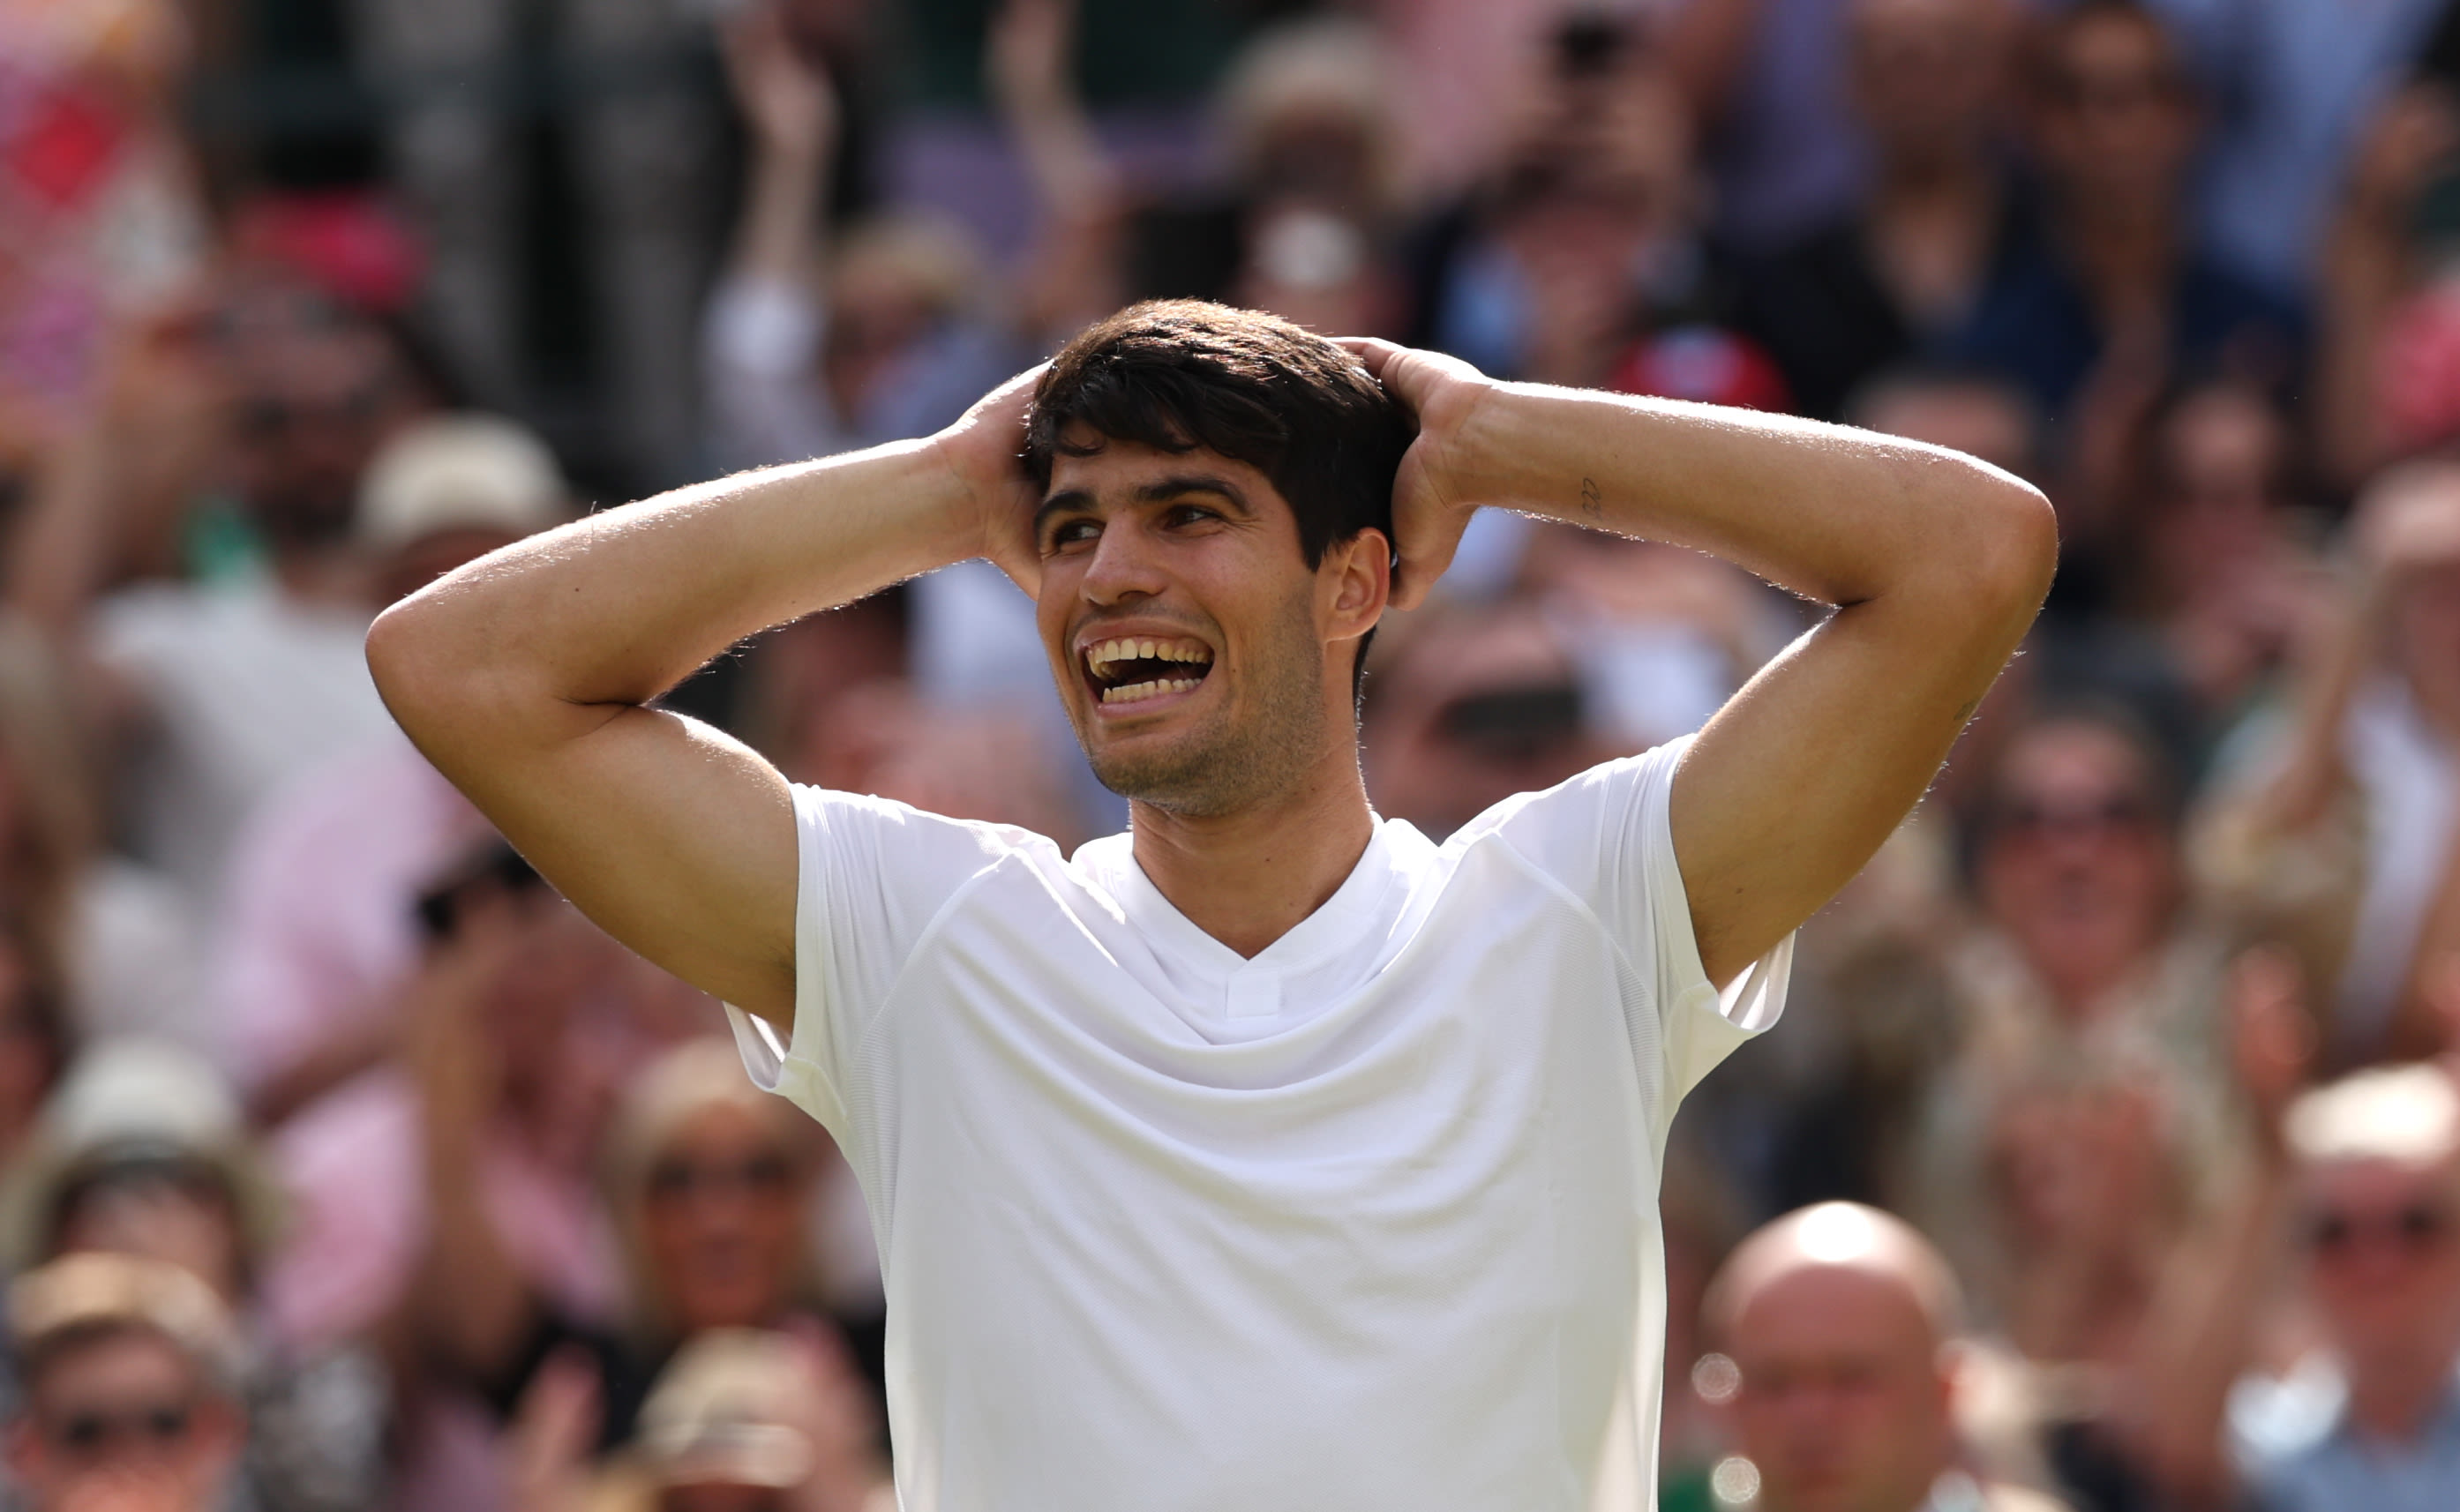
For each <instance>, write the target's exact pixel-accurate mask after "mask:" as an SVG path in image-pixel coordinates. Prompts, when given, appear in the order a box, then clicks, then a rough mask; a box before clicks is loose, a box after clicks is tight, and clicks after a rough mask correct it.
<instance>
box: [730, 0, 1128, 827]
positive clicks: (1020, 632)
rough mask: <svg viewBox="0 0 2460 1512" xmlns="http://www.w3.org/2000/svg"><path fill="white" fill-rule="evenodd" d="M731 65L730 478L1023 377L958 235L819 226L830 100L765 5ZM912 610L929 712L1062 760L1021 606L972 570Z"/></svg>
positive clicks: (908, 224) (939, 576) (749, 17)
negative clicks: (1015, 717) (744, 133)
mask: <svg viewBox="0 0 2460 1512" xmlns="http://www.w3.org/2000/svg"><path fill="white" fill-rule="evenodd" d="M1046 19H1048V18H1046ZM1002 35H1003V33H998V32H995V33H994V40H995V41H998V40H1001V38H1002ZM1007 45H1008V47H1009V49H1010V51H1011V52H1014V51H1016V50H1017V49H1018V46H1019V44H1018V43H1017V42H1016V40H1015V39H1014V38H1012V37H1009V38H1007ZM726 57H727V64H728V77H729V79H730V81H731V82H732V87H733V91H734V97H735V104H736V107H737V108H738V109H739V110H740V111H741V112H742V114H743V116H744V119H745V122H746V124H747V125H748V126H749V127H750V129H751V134H752V139H753V158H752V164H751V174H750V178H749V180H748V182H747V184H746V189H745V198H744V204H743V212H742V220H741V222H740V225H739V228H738V231H737V234H736V240H735V245H734V250H733V253H732V263H731V265H730V268H729V270H728V272H727V273H726V274H725V275H724V276H723V278H722V279H721V281H720V283H719V285H718V288H717V291H716V292H715V294H714V295H713V296H712V297H711V299H710V305H709V309H708V314H707V319H706V322H705V325H704V328H703V333H702V335H703V341H702V359H703V363H704V365H705V368H706V370H707V378H708V385H707V387H708V393H709V414H710V427H711V439H712V442H713V445H714V448H715V450H716V452H717V453H718V455H719V456H720V458H721V459H722V460H723V461H724V462H725V464H726V465H728V466H731V467H752V466H761V465H765V464H769V463H774V462H791V461H795V460H798V459H801V458H805V457H819V456H828V455H833V454H835V453H837V452H844V451H849V450H852V449H855V448H858V447H864V446H872V445H876V444H878V443H880V442H882V441H893V440H898V439H901V438H904V437H911V436H920V435H926V434H928V433H930V432H931V431H935V430H937V429H939V428H940V427H942V426H944V425H946V424H947V423H948V422H950V421H952V420H954V419H955V418H956V417H957V416H958V415H960V414H962V413H964V412H965V407H966V406H968V405H970V404H972V403H973V401H974V400H975V399H977V398H979V397H980V396H981V395H982V393H983V392H984V390H985V389H988V388H990V387H992V386H993V385H995V384H997V383H998V382H999V381H1000V380H1002V379H1004V378H1006V377H1007V375H1008V374H1010V373H1012V372H1014V371H1016V370H1017V369H1019V368H1024V367H1027V366H1029V365H1030V364H1031V362H1032V361H1033V354H1034V353H1035V351H1037V350H1038V349H1039V348H1038V346H1037V343H1036V338H1035V337H1034V336H1033V335H1032V334H1031V333H1030V332H1029V331H1026V330H1022V329H1019V328H1017V327H1015V326H1010V325H1008V324H1007V323H1005V322H1004V320H1003V319H1002V316H1001V313H1000V312H999V311H998V310H997V309H996V307H995V306H994V305H992V303H991V300H990V299H989V297H988V296H989V293H990V290H989V288H988V286H987V280H986V276H985V270H984V268H983V265H982V262H981V258H980V255H979V253H978V252H977V251H976V250H975V249H974V248H973V247H972V246H971V244H970V243H969V242H966V241H965V236H964V233H963V232H962V231H961V230H960V229H959V228H958V227H956V226H955V225H953V224H950V223H945V222H942V221H935V220H930V219H927V218H923V217H921V216H919V215H915V214H908V213H904V212H885V213H883V214H882V215H881V216H880V217H876V218H874V219H872V220H870V221H861V222H858V223H856V224H854V225H851V226H848V227H845V228H844V229H843V231H842V234H837V235H833V234H832V229H831V228H830V227H828V226H827V225H826V224H825V223H824V221H822V219H821V218H820V216H819V214H818V212H819V207H820V204H821V202H822V199H823V186H822V185H821V183H820V181H819V176H820V170H821V167H822V165H823V163H824V162H825V161H826V159H827V156H828V145H829V142H830V141H831V139H832V138H833V136H834V133H835V131H836V129H837V128H836V116H837V110H838V103H837V98H836V94H835V92H834V91H833V89H832V87H831V85H830V83H829V79H828V75H827V74H826V73H824V72H822V71H821V70H820V69H819V67H818V66H817V65H816V64H815V63H814V62H813V61H811V60H810V59H809V58H807V57H805V56H804V55H803V54H802V53H801V52H798V51H797V50H796V46H795V41H794V39H793V37H792V36H791V35H790V34H789V32H788V31H787V29H786V27H785V25H784V22H783V20H782V18H781V15H780V13H779V11H778V10H777V9H776V6H775V3H774V0H762V3H760V4H758V5H755V6H753V7H752V8H750V9H748V10H745V11H744V12H743V13H742V14H741V15H739V16H737V17H736V18H734V20H733V21H732V22H731V23H730V24H729V30H728V31H727V33H726ZM1009 66H1010V68H1011V69H1015V68H1019V67H1025V68H1028V69H1029V70H1030V68H1032V67H1034V66H1036V65H1024V64H1018V63H1016V62H1015V61H1014V60H1011V61H1010V64H1009ZM1052 66H1055V65H1052ZM1063 129H1064V128H1063ZM1089 139H1090V138H1089ZM1072 150H1075V149H1071V151H1072ZM1084 150H1085V151H1088V152H1090V148H1086V149H1084ZM1046 156H1048V154H1046ZM1107 309H1108V306H1107V305H1105V306H1104V310H1105V311H1107ZM1080 313H1092V312H1091V311H1085V312H1080ZM906 597H907V599H908V609H909V611H910V612H909V614H908V620H909V629H910V637H911V650H912V656H911V658H910V660H909V667H910V670H911V672H912V674H913V676H914V679H915V682H916V684H917V686H918V687H919V689H920V690H921V691H922V693H923V697H924V698H925V700H926V701H928V702H931V703H934V704H939V703H948V704H961V705H964V706H965V708H966V709H968V710H969V711H972V712H980V711H982V710H984V709H986V708H991V707H995V706H998V705H1007V707H1006V708H1004V709H1001V710H1000V712H1001V713H1002V714H1004V715H1012V714H1014V713H1015V712H1016V711H1017V709H1018V708H1020V707H1029V709H1030V711H1031V712H1030V715H1029V716H1028V717H1029V718H1031V719H1032V720H1033V722H1034V724H1035V725H1036V726H1037V727H1036V729H1035V733H1034V738H1036V739H1038V740H1039V741H1040V742H1041V744H1042V745H1043V746H1044V747H1045V748H1046V750H1047V751H1049V752H1050V754H1051V756H1052V757H1053V758H1054V759H1065V760H1068V761H1070V762H1071V763H1072V761H1073V757H1072V755H1065V754H1064V753H1067V752H1071V751H1072V749H1073V744H1074V743H1073V740H1072V738H1071V737H1070V736H1069V734H1068V733H1067V730H1066V727H1065V725H1064V724H1063V723H1062V722H1060V720H1059V719H1058V717H1057V710H1056V708H1055V706H1054V705H1053V704H1051V701H1050V699H1049V698H1048V697H1047V696H1044V695H1043V692H1042V689H1043V684H1044V683H1045V682H1046V681H1047V679H1048V677H1049V672H1048V670H1047V669H1046V668H1045V666H1044V665H1043V662H1042V658H1041V655H1040V653H1039V650H1038V648H1037V646H1036V645H1035V643H1034V641H1033V638H1032V634H1031V629H1032V616H1033V606H1032V603H1031V601H1030V600H1029V599H1027V598H1026V597H1025V596H1024V595H1023V594H1021V593H1019V592H1018V591H1017V590H1016V588H1015V587H1014V585H1013V584H1011V583H1009V582H1008V581H1007V578H1005V577H1004V576H1002V575H1001V573H1000V572H999V570H998V569H997V568H994V567H992V566H991V565H990V564H989V563H987V562H981V561H976V562H965V563H960V564H958V565H957V566H954V567H951V568H948V569H946V570H944V571H943V572H939V573H934V574H932V575H931V576H930V577H928V578H924V579H923V580H921V581H919V582H917V583H916V584H914V585H913V586H912V587H911V588H910V589H909V590H907V595H906ZM790 633H791V632H790ZM880 670H881V671H883V672H884V671H886V670H888V669H886V668H882V669H880ZM1084 827H1086V826H1085V824H1084V821H1083V820H1081V819H1077V820H1074V821H1072V822H1071V828H1084Z"/></svg>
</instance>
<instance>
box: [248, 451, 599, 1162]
mask: <svg viewBox="0 0 2460 1512" xmlns="http://www.w3.org/2000/svg"><path fill="white" fill-rule="evenodd" d="M571 508H572V496H571V490H570V487H569V486H568V485H567V484H566V483H565V481H564V478H563V474H562V472H561V471H560V470H559V469H558V467H557V466H556V460H555V457H554V454H553V453H552V452H549V451H548V450H547V448H546V444H545V443H544V442H543V441H541V440H540V439H539V438H538V437H537V436H536V435H534V434H532V433H531V432H530V431H526V430H524V429H522V428H521V427H520V426H517V425H515V424H513V423H512V422H510V421H508V420H501V419H498V418H496V417H494V416H490V415H478V414H456V415H444V416H438V417H435V418H433V419H428V420H422V421H420V422H418V423H416V424H414V425H413V426H411V427H410V428H408V429H407V430H405V431H402V432H401V433H400V434H399V435H397V436H395V437H394V438H393V439H392V440H391V441H389V442H388V443H386V445H385V447H384V449H383V450H382V451H380V452H377V453H376V455H375V458H374V460H373V461H372V462H371V463H370V465H369V467H368V470H367V473H366V475H365V477H364V478H363V479H362V480H361V482H360V485H359V498H358V506H357V509H356V512H355V518H354V524H353V526H352V530H353V535H354V538H355V542H356V545H357V548H358V550H359V551H360V553H361V554H362V555H363V556H364V557H365V558H366V560H367V562H368V563H369V566H370V570H371V575H372V577H373V578H374V580H375V583H376V594H375V596H376V597H377V598H378V599H382V600H383V601H385V602H388V603H389V602H391V601H392V600H393V599H399V598H402V597H404V596H406V595H408V594H410V593H412V592H414V591H415V590H416V589H419V588H423V587H425V586H426V585H427V584H428V583H429V582H431V581H433V580H434V579H435V578H439V577H442V576H443V575H444V574H445V573H447V572H449V571H451V570H452V569H454V568H456V567H458V566H460V565H461V564H462V563H463V562H466V561H472V560H475V559H476V558H477V557H481V556H483V555H485V554H486V553H488V552H490V551H493V550H495V549H496V548H498V547H499V546H504V545H509V544H510V543H512V542H513V541H516V540H519V539H520V538H521V537H522V536H528V535H530V534H532V533H534V532H537V531H541V530H545V529H547V528H549V527H551V526H553V525H555V524H556V523H558V522H559V521H560V520H562V518H563V517H564V516H565V515H567V514H568V513H570V511H571ZM490 833H491V831H490V830H488V828H487V825H486V822H485V821H484V820H482V819H480V818H479V817H478V814H477V810H476V809H472V808H471V807H470V806H469V804H468V802H467V801H466V800H464V799H463V798H462V797H461V795H460V794H459V793H458V792H456V791H455V790H454V788H453V786H452V785H451V784H450V783H447V782H446V781H445V780H444V779H443V778H442V777H440V776H438V775H437V774H436V772H435V768H434V767H430V766H428V764H427V761H426V758H424V757H422V756H420V755H419V754H418V752H417V751H416V750H415V749H414V748H413V747H412V746H411V744H410V742H409V741H408V740H407V739H405V738H404V737H403V736H402V734H401V732H400V731H399V730H398V729H395V728H393V727H392V725H390V724H388V725H386V726H385V728H384V729H383V730H382V731H381V732H380V733H378V734H376V735H374V736H373V737H371V738H370V739H369V740H367V741H365V742H363V743H362V744H361V745H360V746H356V747H353V748H351V749H349V750H346V751H344V752H341V753H340V754H338V755H336V756H334V757H333V758H331V759H330V760H329V761H328V762H326V763H324V764H322V765H320V766H318V767H314V768H312V769H310V770H309V771H307V773H305V774H304V775H302V776H301V777H300V778H299V779H297V780H296V781H295V782H292V783H290V784H288V785H286V786H285V787H284V788H281V789H280V790H278V791H276V792H275V793H273V794H272V795H271V796H269V797H268V798H267V799H266V800H265V803H263V804H262V805H260V806H259V807H258V808H257V809H255V811H253V812H252V813H251V814H250V815H249V816H248V819H247V822H246V824H245V825H244V827H243V828H242V830H240V833H239V836H238V838H237V839H236V841H235V842H234V843H233V848H232V858H231V865H230V869H229V873H228V886H227V890H226V892H227V899H226V906H225V908H224V911H223V916H222V918H221V920H220V924H221V929H220V932H219V937H218V940H217V947H218V948H217V949H216V951H215V953H214V957H213V960H212V976H211V978H210V981H209V985H208V988H207V996H208V997H209V998H211V999H212V1000H213V1002H214V1004H215V1015H214V1020H215V1024H216V1027H217V1029H218V1031H219V1032H218V1034H217V1035H216V1037H215V1043H214V1045H213V1049H214V1051H215V1053H216V1054H217V1056H218V1057H219V1058H220V1059H221V1061H223V1065H224V1067H225V1068H226V1069H227V1070H228V1072H229V1074H230V1076H231V1078H232V1080H233V1081H234V1082H236V1083H237V1084H238V1085H239V1086H240V1088H241V1089H242V1090H243V1091H244V1093H245V1094H246V1096H247V1098H248V1101H249V1103H250V1105H251V1108H252V1110H253V1113H254V1116H255V1117H256V1118H257V1119H258V1120H259V1121H260V1122H263V1123H265V1124H280V1123H282V1122H283V1121H285V1120H286V1119H288V1118H289V1117H290V1116H291V1115H293V1114H294V1113H297V1112H299V1111H300V1110H301V1109H303V1108H305V1107H307V1106H308V1105H309V1104H310V1103H314V1102H315V1101H316V1100H317V1099H319V1098H321V1097H323V1096H325V1095H326V1094H327V1093H329V1092H330V1091H332V1090H333V1089H334V1088H336V1087H338V1086H341V1085H342V1084H344V1083H345V1082H349V1081H350V1079H352V1078H353V1077H356V1076H357V1075H358V1074H359V1073H361V1072H363V1071H365V1070H367V1069H369V1068H370V1067H371V1066H374V1065H376V1064H377V1063H379V1062H380V1061H383V1060H384V1059H385V1057H386V1056H387V1055H388V1054H390V1052H391V1051H392V1048H393V1046H394V1043H395V1040H396V1039H397V1038H398V1034H399V1031H400V1027H401V1016H400V1011H399V1003H398V997H399V993H400V990H401V987H402V985H403V984H404V983H405V982H406V981H407V980H408V979H409V978H410V977H411V976H412V975H413V973H414V971H415V969H416V965H417V959H418V952H419V945H420V941H419V935H418V918H417V911H416V907H415V905H416V903H417V900H418V896H419V894H420V893H421V892H423V891H424V890H425V889H426V888H427V887H429V886H430V885H431V884H432V883H434V882H435V880H436V878H437V877H438V876H440V875H441V874H442V873H443V872H445V871H446V870H447V869H448V868H450V867H451V866H453V865H454V864H456V863H457V862H458V861H460V860H461V859H462V858H463V857H465V856H467V855H468V854H469V853H470V852H471V851H473V850H474V849H476V848H477V846H478V845H479V844H480V843H481V842H482V841H484V840H485V839H486V838H487V836H488V835H489V834H490Z"/></svg>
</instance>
